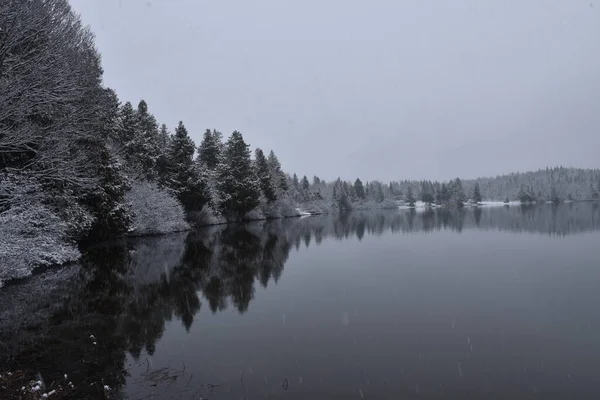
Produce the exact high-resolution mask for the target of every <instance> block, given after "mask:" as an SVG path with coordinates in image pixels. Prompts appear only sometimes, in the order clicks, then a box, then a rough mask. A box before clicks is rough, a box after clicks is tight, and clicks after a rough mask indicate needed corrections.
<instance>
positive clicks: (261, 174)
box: [254, 148, 277, 202]
mask: <svg viewBox="0 0 600 400" xmlns="http://www.w3.org/2000/svg"><path fill="white" fill-rule="evenodd" d="M254 155H255V156H254V157H255V164H256V176H257V177H258V180H259V182H260V189H261V191H262V194H263V196H265V199H266V200H267V201H268V202H272V201H275V200H277V195H276V193H275V185H274V182H273V181H274V180H273V177H272V176H271V171H270V169H269V163H268V162H267V158H266V157H265V154H264V153H263V151H262V150H261V149H259V148H257V149H256V150H255V151H254Z"/></svg>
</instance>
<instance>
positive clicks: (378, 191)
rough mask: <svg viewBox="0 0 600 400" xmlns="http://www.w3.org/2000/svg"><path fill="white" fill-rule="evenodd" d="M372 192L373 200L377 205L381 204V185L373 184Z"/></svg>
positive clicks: (382, 197)
mask: <svg viewBox="0 0 600 400" xmlns="http://www.w3.org/2000/svg"><path fill="white" fill-rule="evenodd" d="M373 192H374V195H373V199H374V200H375V201H376V202H377V203H381V202H383V200H384V196H383V188H382V187H381V183H379V182H375V184H374V190H373Z"/></svg>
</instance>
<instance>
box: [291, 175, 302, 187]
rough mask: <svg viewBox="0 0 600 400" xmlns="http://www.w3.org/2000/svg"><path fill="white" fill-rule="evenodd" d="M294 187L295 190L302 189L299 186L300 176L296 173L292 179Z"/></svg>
mask: <svg viewBox="0 0 600 400" xmlns="http://www.w3.org/2000/svg"><path fill="white" fill-rule="evenodd" d="M292 185H293V186H294V188H296V189H297V190H298V189H300V187H299V185H300V182H299V181H298V175H296V174H295V173H294V176H293V177H292Z"/></svg>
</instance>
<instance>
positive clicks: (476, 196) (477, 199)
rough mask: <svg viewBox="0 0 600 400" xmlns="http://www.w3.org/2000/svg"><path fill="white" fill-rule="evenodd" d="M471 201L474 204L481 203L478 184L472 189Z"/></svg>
mask: <svg viewBox="0 0 600 400" xmlns="http://www.w3.org/2000/svg"><path fill="white" fill-rule="evenodd" d="M473 201H474V202H475V203H481V191H480V190H479V183H478V182H475V188H474V189H473Z"/></svg>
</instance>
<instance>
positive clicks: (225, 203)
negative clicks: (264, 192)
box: [217, 131, 260, 219]
mask: <svg viewBox="0 0 600 400" xmlns="http://www.w3.org/2000/svg"><path fill="white" fill-rule="evenodd" d="M254 171H255V170H254V168H252V160H251V158H250V149H249V145H247V144H246V142H245V141H244V138H243V136H242V134H241V133H240V132H238V131H234V132H233V133H232V134H231V136H230V137H229V140H227V143H226V145H225V154H224V157H223V162H222V163H221V164H220V165H219V167H218V171H217V175H218V182H217V190H218V192H219V193H218V195H219V208H220V210H221V212H222V213H223V214H224V215H226V216H229V217H232V218H235V219H240V218H242V217H243V216H244V215H245V214H246V213H248V212H249V211H250V210H252V209H254V208H255V207H256V206H258V204H259V198H260V183H259V181H258V178H257V177H256V174H255V172H254Z"/></svg>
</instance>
